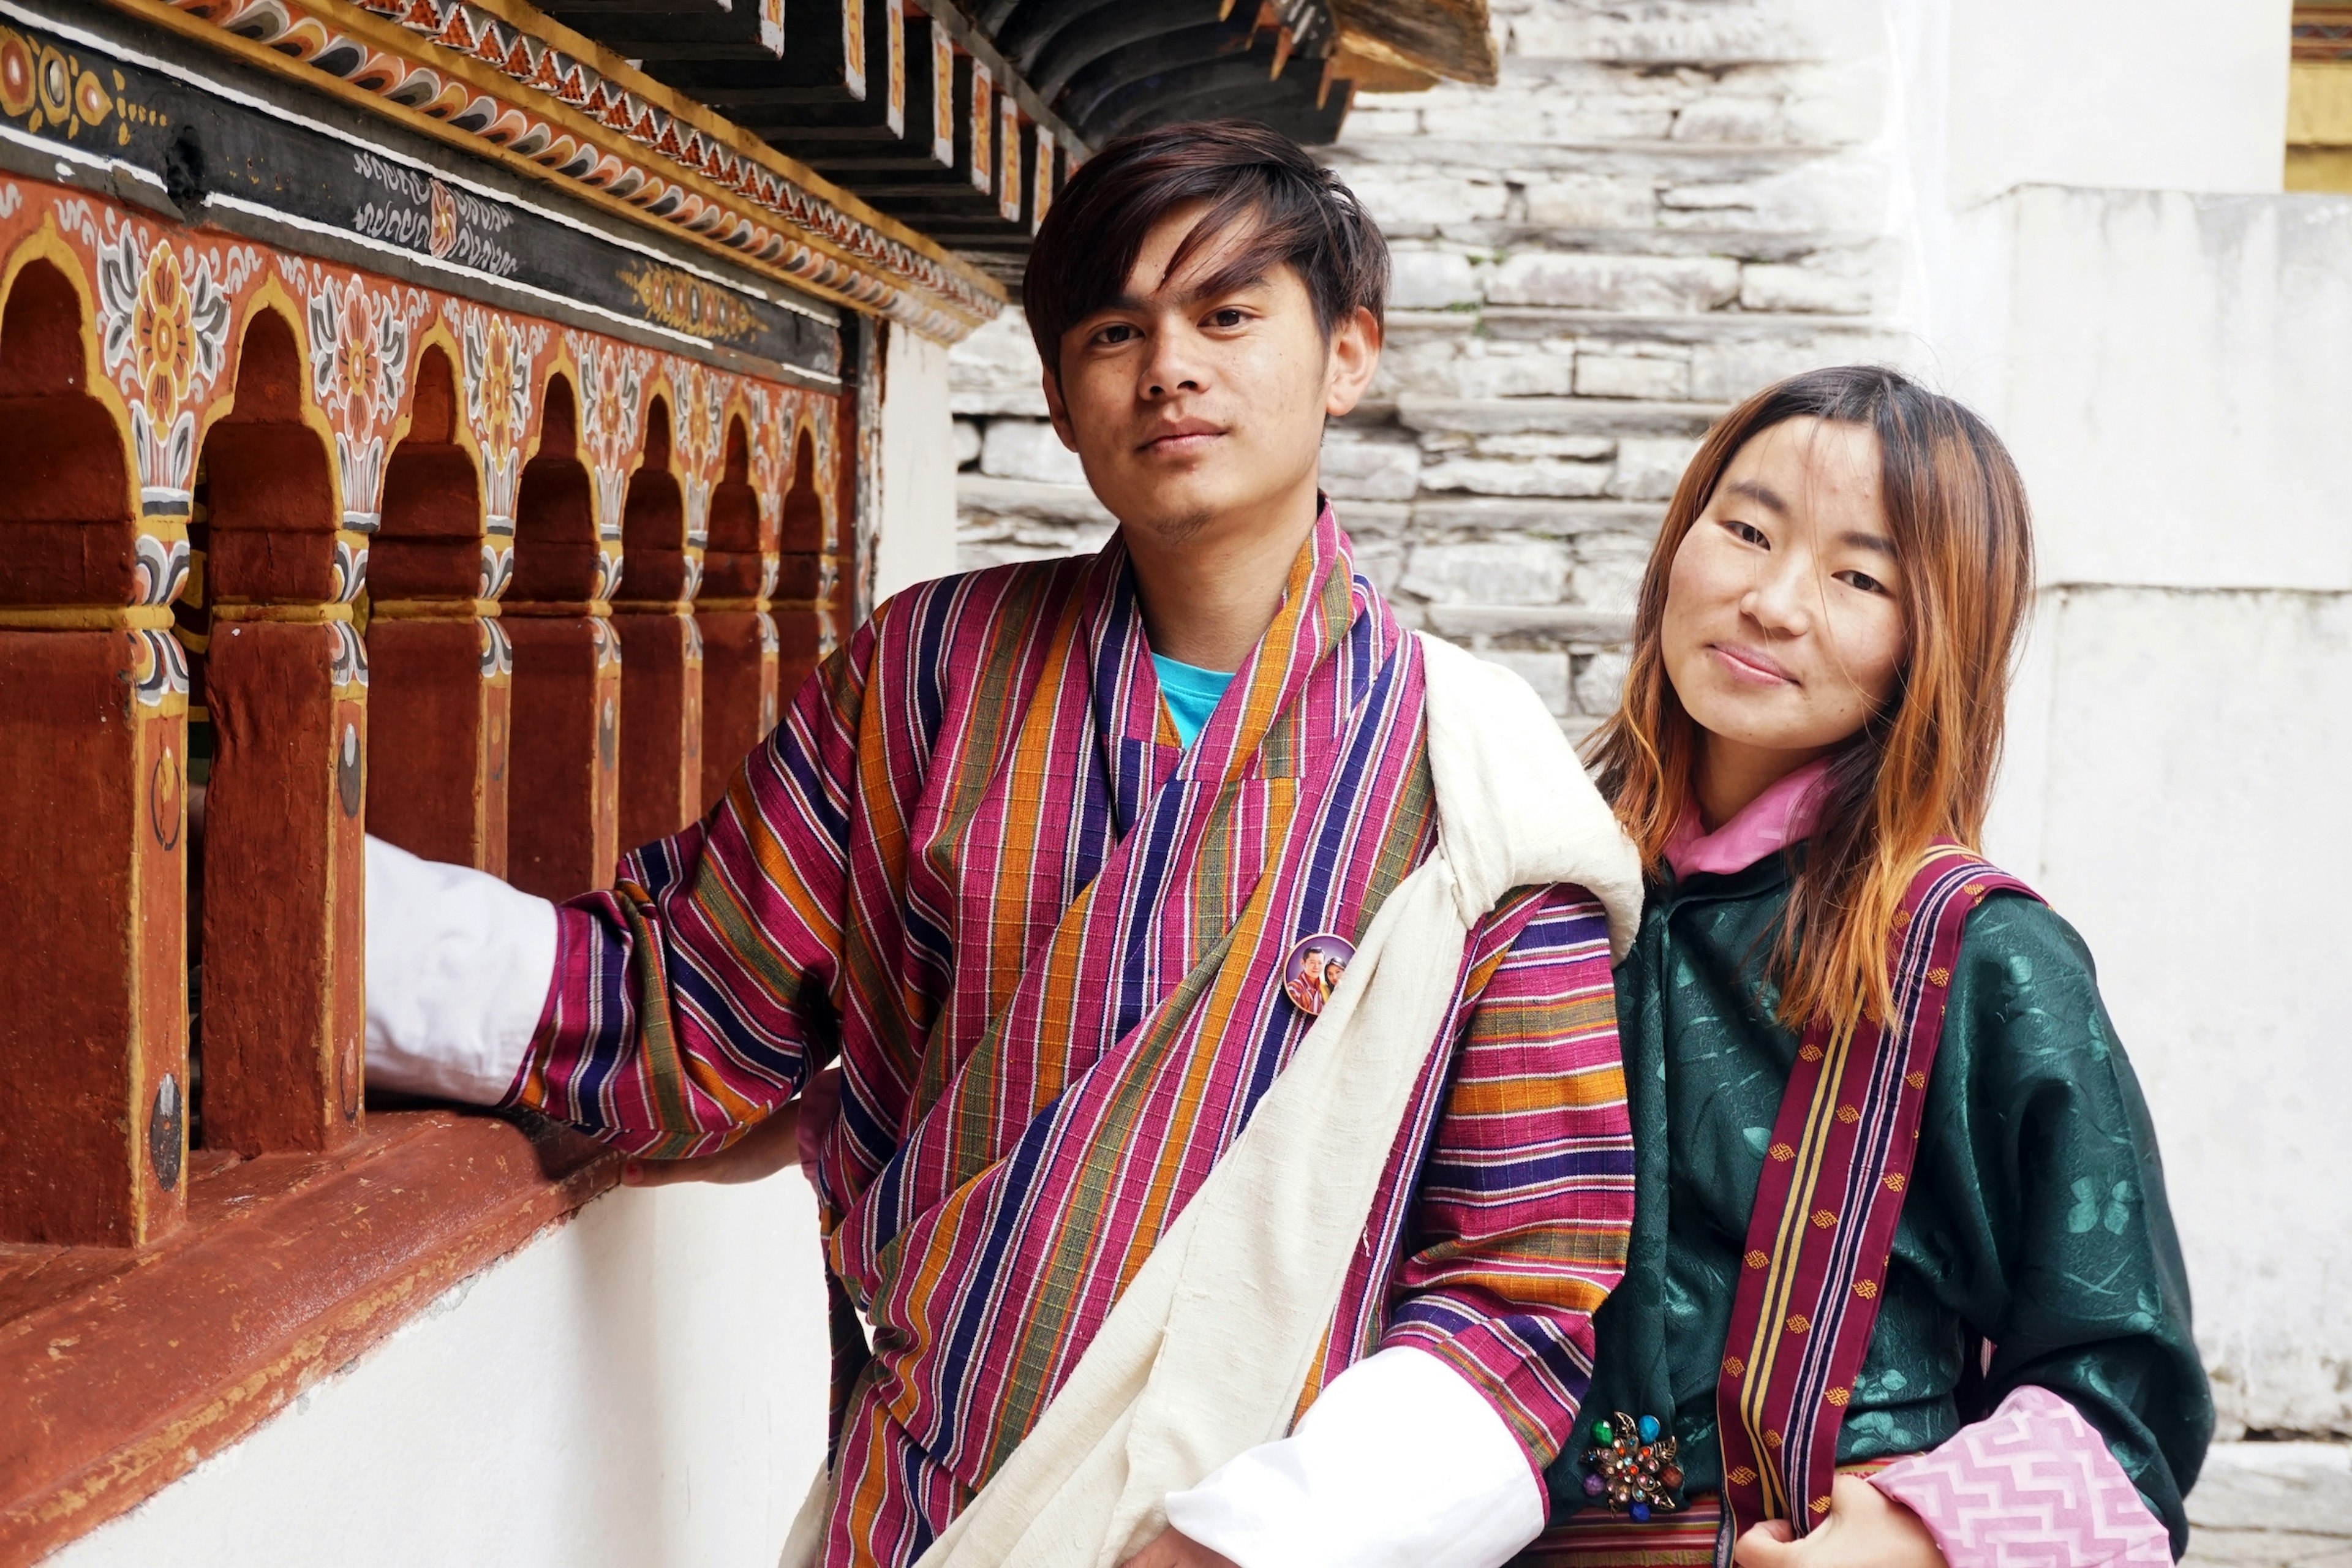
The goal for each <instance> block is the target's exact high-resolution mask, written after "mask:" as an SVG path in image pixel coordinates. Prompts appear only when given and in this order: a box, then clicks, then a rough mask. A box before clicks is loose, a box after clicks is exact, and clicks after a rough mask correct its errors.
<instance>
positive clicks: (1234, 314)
mask: <svg viewBox="0 0 2352 1568" xmlns="http://www.w3.org/2000/svg"><path fill="white" fill-rule="evenodd" d="M1248 319H1249V318H1248V317H1246V316H1244V314H1242V312H1241V311H1239V310H1234V309H1233V308H1231V307H1230V306H1229V307H1227V308H1226V309H1224V310H1212V311H1210V312H1209V325H1211V326H1213V327H1238V326H1240V325H1241V324H1242V323H1243V322H1244V321H1247V320H1248Z"/></svg>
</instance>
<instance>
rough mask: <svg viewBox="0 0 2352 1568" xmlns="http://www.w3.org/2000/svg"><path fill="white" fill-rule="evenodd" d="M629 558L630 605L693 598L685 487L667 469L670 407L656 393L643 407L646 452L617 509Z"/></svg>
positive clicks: (626, 580)
mask: <svg viewBox="0 0 2352 1568" xmlns="http://www.w3.org/2000/svg"><path fill="white" fill-rule="evenodd" d="M621 548H622V550H623V552H625V555H626V557H627V564H626V566H625V568H624V571H623V591H624V595H625V597H626V599H627V600H628V601H629V602H630V603H631V604H633V605H649V604H655V603H661V604H677V603H680V602H682V601H684V600H687V599H689V598H691V597H693V595H694V574H695V570H696V568H695V566H694V565H693V564H692V563H690V558H689V556H688V552H687V547H686V491H685V489H684V488H683V487H682V486H681V485H679V483H678V481H677V475H676V474H673V473H672V472H670V411H669V402H668V400H667V398H664V397H661V396H659V395H656V397H655V398H654V399H653V400H652V402H650V403H649V404H647V405H646V446H645V454H644V456H643V458H641V459H640V460H639V462H638V464H637V469H636V472H635V473H633V474H631V475H630V476H629V488H628V492H627V497H626V499H625V500H624V501H623V503H622V507H621Z"/></svg>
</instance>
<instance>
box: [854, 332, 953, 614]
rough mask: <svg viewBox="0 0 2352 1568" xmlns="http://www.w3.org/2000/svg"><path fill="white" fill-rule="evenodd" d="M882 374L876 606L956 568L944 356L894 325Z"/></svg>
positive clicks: (926, 341) (950, 425)
mask: <svg viewBox="0 0 2352 1568" xmlns="http://www.w3.org/2000/svg"><path fill="white" fill-rule="evenodd" d="M883 353H884V359H883V371H882V522H881V526H880V528H879V529H878V531H877V536H876V539H875V545H874V596H875V600H876V602H877V603H879V602H880V601H881V600H883V599H887V598H888V597H889V596H890V595H893V594H895V593H897V592H898V590H900V589H901V588H906V587H909V586H912V585H913V584H917V583H922V582H927V581H929V579H931V578H933V577H944V576H946V575H947V574H949V573H950V572H952V571H954V570H955V565H956V541H955V531H956V480H955V474H956V453H955V421H954V419H953V417H952V416H950V414H949V413H948V351H947V350H946V349H945V348H944V347H942V346H941V345H940V344H938V343H935V342H931V341H930V340H929V338H926V337H923V336H921V335H920V334H919V333H916V332H912V331H908V330H907V329H906V328H904V327H902V326H899V325H898V324H897V323H896V322H893V323H892V324H891V327H890V336H889V341H888V342H887V345H886V346H885V348H884V351H883Z"/></svg>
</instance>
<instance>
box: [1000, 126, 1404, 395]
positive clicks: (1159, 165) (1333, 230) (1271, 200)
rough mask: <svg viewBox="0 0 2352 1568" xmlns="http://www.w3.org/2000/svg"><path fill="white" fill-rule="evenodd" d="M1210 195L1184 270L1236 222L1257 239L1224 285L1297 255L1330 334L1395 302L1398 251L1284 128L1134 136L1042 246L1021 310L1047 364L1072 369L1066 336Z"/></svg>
mask: <svg viewBox="0 0 2352 1568" xmlns="http://www.w3.org/2000/svg"><path fill="white" fill-rule="evenodd" d="M1192 202H1206V203H1208V204H1209V205H1208V208H1207V210H1206V211H1205V212H1204V213H1203V214H1202V216H1201V220H1200V221H1199V222H1198V223H1196V224H1194V225H1193V226H1192V233H1191V234H1190V235H1188V236H1186V237H1185V239H1184V242H1183V244H1181V246H1179V247H1177V249H1176V254H1175V255H1174V256H1173V257H1171V258H1170V260H1169V265H1168V270H1169V271H1170V272H1171V273H1174V272H1177V271H1180V270H1181V269H1182V268H1183V267H1184V266H1185V265H1186V264H1187V263H1188V262H1190V261H1191V260H1192V258H1193V256H1194V255H1195V254H1196V253H1198V251H1199V250H1200V248H1201V247H1202V246H1204V245H1207V244H1209V243H1211V242H1212V241H1213V240H1215V239H1216V238H1217V237H1220V236H1222V235H1224V234H1226V233H1227V232H1229V231H1234V230H1236V229H1237V227H1238V230H1239V232H1241V233H1243V234H1244V236H1245V238H1244V241H1243V243H1242V245H1241V246H1240V247H1238V248H1237V249H1236V250H1235V251H1234V255H1233V256H1232V257H1231V258H1228V259H1227V260H1226V261H1225V262H1223V264H1222V265H1221V266H1219V267H1218V268H1217V269H1216V271H1215V272H1214V273H1213V274H1211V275H1210V276H1209V277H1207V278H1204V279H1202V280H1201V282H1202V287H1203V289H1204V291H1206V292H1211V293H1214V292H1217V291H1220V290H1222V289H1229V288H1231V287H1233V286H1234V284H1236V283H1240V282H1243V281H1244V280H1246V279H1254V278H1262V277H1264V276H1265V275H1266V274H1267V273H1269V272H1271V271H1272V270H1274V268H1276V267H1280V266H1285V265H1287V266H1289V267H1290V268H1293V269H1294V270H1296V271H1297V274H1298V276H1299V279H1300V280H1301V281H1303V282H1304V283H1305V284H1306V285H1307V298H1308V299H1310V300H1313V301H1314V303H1315V323H1316V325H1317V326H1318V327H1319V328H1320V329H1321V330H1322V332H1323V336H1324V339H1325V341H1326V342H1328V341H1329V339H1330V336H1331V333H1332V331H1333V329H1335V328H1336V327H1338V325H1339V322H1340V321H1344V320H1345V319H1347V318H1348V317H1349V316H1351V315H1353V314H1354V313H1355V312H1356V311H1357V310H1359V309H1362V310H1370V311H1371V313H1372V315H1373V317H1374V318H1375V319H1376V320H1377V319H1378V318H1379V317H1380V315H1381V310H1383V308H1384V307H1385V305H1386V303H1387V300H1388V292H1389V247H1388V242H1387V241H1386V240H1384V239H1382V238H1381V231H1380V229H1379V227H1378V226H1375V225H1374V224H1373V222H1372V220H1371V218H1370V216H1368V215H1367V214H1366V213H1365V211H1364V209H1363V207H1362V205H1360V204H1359V203H1358V202H1357V200H1356V197H1355V193H1354V192H1352V191H1350V190H1349V189H1348V187H1347V186H1345V185H1343V184H1340V183H1339V178H1338V177H1337V176H1336V175H1334V174H1332V173H1331V171H1329V170H1328V169H1326V168H1324V167H1323V166H1322V165H1320V164H1318V163H1316V162H1315V160H1314V159H1312V158H1310V157H1308V156H1307V153H1306V150H1305V149H1303V148H1301V147H1300V146H1299V145H1298V143H1297V142H1293V141H1292V140H1291V139H1290V138H1289V137H1287V136H1285V135H1284V134H1282V132H1279V131H1270V130H1268V129H1267V128H1266V127H1265V126H1263V125H1253V124H1250V123H1248V122H1247V121H1238V120H1216V121H1198V122H1194V123H1191V124H1184V125H1163V126H1160V128H1159V129H1157V130H1153V131H1143V132H1137V133H1136V134H1134V135H1132V136H1122V137H1120V138H1119V139H1118V140H1117V141H1115V142H1110V143H1108V145H1106V146H1105V147H1104V148H1103V150H1102V151H1101V152H1099V153H1096V154H1095V155H1094V156H1093V157H1092V158H1089V159H1088V160H1087V162H1086V163H1084V164H1082V165H1081V166H1080V167H1079V169H1078V172H1077V173H1076V174H1073V175H1071V176H1070V183H1069V184H1068V185H1067V186H1066V188H1065V189H1064V190H1063V192H1062V195H1061V196H1060V198H1059V199H1058V200H1056V201H1055V204H1054V205H1053V207H1052V208H1051V209H1050V210H1049V211H1048V212H1047V213H1046V214H1045V222H1044V223H1043V224H1041V225H1039V226H1038V229H1037V239H1036V243H1035V244H1034V245H1033V246H1032V247H1030V251H1029V268H1028V271H1027V272H1026V273H1025V274H1024V277H1023V279H1022V301H1023V303H1022V308H1023V310H1025V311H1026V312H1027V314H1028V317H1029V333H1030V336H1031V337H1033V338H1034V339H1035V340H1036V342H1037V353H1038V357H1040V358H1041V359H1043V360H1044V361H1045V368H1046V370H1047V371H1048V372H1049V373H1051V374H1053V375H1055V376H1056V377H1059V376H1060V374H1061V373H1062V362H1061V343H1062V334H1063V333H1064V332H1066V331H1069V330H1070V329H1071V328H1072V327H1074V326H1076V324H1077V323H1078V322H1079V321H1083V320H1084V319H1085V318H1086V317H1087V316H1089V315H1091V314H1093V313H1094V312H1095V311H1097V310H1101V309H1102V308H1103V307H1104V306H1105V305H1107V304H1108V303H1109V302H1110V301H1111V300H1115V299H1117V298H1118V295H1119V292H1120V290H1121V289H1125V288H1126V287H1127V277H1128V274H1129V272H1132V271H1133V270H1134V269H1135V258H1136V255H1137V253H1138V252H1139V251H1140V250H1141V249H1142V248H1143V240H1144V237H1145V236H1146V235H1147V234H1149V233H1150V230H1151V226H1152V225H1154V224H1156V223H1158V222H1159V221H1160V219H1161V218H1163V217H1165V216H1168V214H1169V213H1171V211H1173V210H1174V209H1176V208H1178V207H1180V206H1183V205H1186V204H1188V203H1192Z"/></svg>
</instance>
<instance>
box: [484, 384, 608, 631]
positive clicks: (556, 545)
mask: <svg viewBox="0 0 2352 1568" xmlns="http://www.w3.org/2000/svg"><path fill="white" fill-rule="evenodd" d="M602 561H603V555H602V552H601V550H600V547H599V545H598V543H597V540H596V504H595V490H594V481H593V479H591V477H590V475H589V473H588V467H587V465H586V464H584V463H583V462H582V461H581V460H580V413H579V402H578V399H577V398H576V397H575V395H573V393H572V381H571V378H570V377H568V376H565V375H562V374H558V375H553V376H550V377H549V378H548V382H547V397H546V412H545V413H544V414H543V415H542V416H541V422H540V438H539V450H538V451H537V452H536V453H534V454H533V455H532V457H531V459H530V461H529V462H528V463H525V464H524V465H523V466H522V484H521V488H520V491H519V492H518V495H517V499H516V501H515V564H514V583H513V584H512V586H511V587H510V588H509V590H508V596H509V598H510V599H512V600H514V601H517V602H519V603H530V604H570V605H582V604H585V603H586V602H587V601H589V600H591V599H603V598H606V597H609V593H608V592H606V591H605V589H606V587H607V583H606V571H605V569H604V567H603V566H602Z"/></svg>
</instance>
